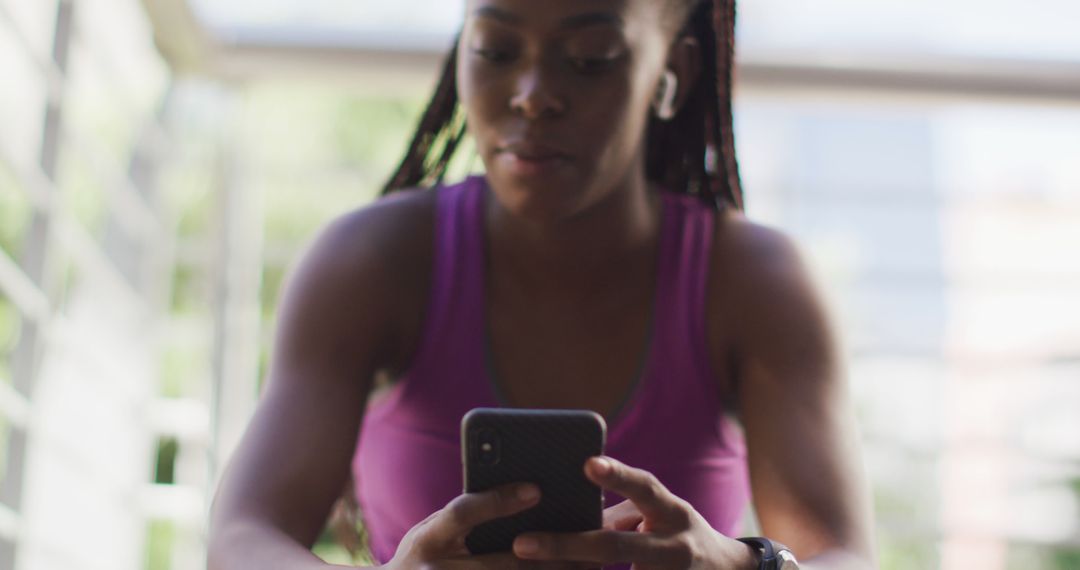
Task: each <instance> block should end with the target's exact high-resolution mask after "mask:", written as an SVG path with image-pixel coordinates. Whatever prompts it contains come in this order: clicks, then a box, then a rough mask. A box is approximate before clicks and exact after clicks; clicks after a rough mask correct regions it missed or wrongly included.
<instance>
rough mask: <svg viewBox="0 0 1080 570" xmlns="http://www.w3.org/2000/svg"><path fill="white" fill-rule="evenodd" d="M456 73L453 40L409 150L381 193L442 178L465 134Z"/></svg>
mask: <svg viewBox="0 0 1080 570" xmlns="http://www.w3.org/2000/svg"><path fill="white" fill-rule="evenodd" d="M456 75H457V41H455V42H454V47H453V48H451V50H450V54H449V55H448V56H447V58H446V63H445V64H444V65H443V72H442V76H441V77H440V78H439V83H438V86H437V87H436V88H435V94H434V95H433V96H432V97H431V102H429V103H428V107H427V109H426V110H425V111H424V115H423V117H421V118H420V124H419V125H418V126H417V127H416V134H414V135H413V139H412V142H411V143H409V150H408V152H406V153H405V158H403V159H402V161H401V165H400V166H398V169H397V172H396V173H395V174H394V176H393V177H392V178H391V179H390V180H389V181H388V182H387V183H386V187H385V188H384V189H383V194H388V193H390V192H392V191H394V190H398V189H401V188H410V187H416V186H432V185H435V184H438V183H440V182H442V179H443V176H445V175H446V167H447V166H448V165H449V164H450V159H452V158H453V157H454V151H455V150H457V147H458V144H459V143H460V142H461V139H462V138H464V137H465V113H464V111H462V109H461V106H460V105H458V97H457V78H456Z"/></svg>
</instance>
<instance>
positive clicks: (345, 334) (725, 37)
mask: <svg viewBox="0 0 1080 570" xmlns="http://www.w3.org/2000/svg"><path fill="white" fill-rule="evenodd" d="M466 10H467V14H466V22H465V26H464V29H463V31H462V34H461V36H460V39H459V42H458V44H457V46H456V48H455V50H454V51H453V53H452V54H451V56H450V58H449V60H448V63H447V67H446V69H445V71H444V75H443V77H442V81H441V82H440V84H439V87H438V90H437V92H436V93H435V96H434V98H433V100H432V102H431V105H430V106H429V108H428V110H427V112H426V113H425V115H424V117H423V119H422V122H421V124H420V127H419V131H418V133H417V135H416V138H415V140H414V142H413V144H412V147H411V148H410V150H409V152H408V154H407V156H406V158H405V161H404V162H403V164H402V166H401V168H400V170H399V172H398V173H397V174H396V176H395V177H394V178H393V180H392V181H391V183H390V185H389V188H388V191H389V194H390V196H388V197H387V198H385V199H383V200H380V201H379V202H378V203H376V204H375V205H374V206H371V207H369V208H366V209H363V210H360V211H358V212H355V213H352V214H349V215H347V216H345V217H343V218H342V219H340V220H338V221H336V222H335V223H333V224H332V225H331V226H330V227H329V228H328V229H327V230H326V231H325V232H324V233H323V235H322V236H321V238H320V239H319V240H318V241H317V243H316V245H315V246H314V247H313V249H312V250H311V251H310V252H309V253H308V255H307V256H306V258H305V260H304V262H303V263H302V264H301V266H300V268H299V269H298V270H297V272H296V274H295V275H294V277H293V279H292V281H291V284H290V286H289V288H288V290H287V293H286V295H285V298H284V303H283V305H282V309H281V320H280V323H281V324H280V333H279V337H278V339H277V345H276V350H275V353H274V359H273V363H272V367H271V372H270V378H269V381H268V385H267V388H266V391H265V393H264V394H263V398H262V401H261V403H260V405H259V408H258V411H257V413H256V415H255V418H254V420H253V421H252V424H251V427H250V429H249V431H248V433H247V434H246V436H245V438H244V440H243V442H242V443H241V445H240V448H239V450H238V451H237V453H236V455H235V457H234V459H233V462H232V465H231V467H230V468H229V470H228V471H227V473H226V475H225V477H224V481H223V483H222V486H221V489H220V491H219V493H218V497H217V499H216V504H215V508H214V517H213V522H212V529H211V536H210V567H211V568H213V569H215V570H225V569H229V570H232V569H240V568H257V569H259V570H274V569H290V570H300V569H304V568H322V567H325V565H324V564H323V563H321V562H320V561H318V560H317V559H316V558H315V557H314V556H313V555H312V554H311V553H310V552H309V547H310V546H311V544H312V543H313V541H314V540H315V538H316V537H317V535H318V534H319V532H320V530H321V529H322V528H323V526H324V524H325V522H326V517H327V513H328V511H329V509H330V507H331V505H332V504H333V502H334V500H335V498H337V496H338V495H339V494H340V493H341V490H342V489H343V488H345V486H346V483H347V481H348V480H349V478H350V475H352V476H354V477H355V479H354V482H355V484H356V490H357V497H358V499H359V502H360V504H361V505H362V509H363V513H364V517H365V522H366V524H367V528H368V529H369V532H370V534H371V541H372V548H373V551H374V553H375V555H376V557H377V558H378V559H379V560H380V562H381V563H382V564H383V567H384V568H391V569H403V568H563V567H571V568H577V567H598V566H602V565H630V564H633V565H634V567H635V568H640V569H646V568H709V569H752V568H759V567H761V568H781V567H783V568H785V569H788V568H796V567H802V568H831V569H838V568H869V567H873V565H874V562H873V545H872V539H871V536H870V533H871V531H870V528H871V523H870V517H869V508H868V500H867V494H866V492H865V488H864V481H863V478H862V474H861V469H860V467H859V457H858V455H857V445H856V437H855V435H854V432H853V426H852V421H851V413H850V410H849V404H848V401H847V396H846V392H845V388H844V383H843V381H842V378H841V365H840V360H839V358H838V355H837V350H836V346H835V342H834V339H833V333H832V331H831V330H830V328H829V325H828V323H827V321H826V317H825V316H824V315H823V312H822V309H821V306H820V303H819V301H818V300H817V298H816V296H815V294H814V293H813V291H812V289H811V287H810V286H809V284H808V282H807V278H806V274H805V271H804V269H803V268H802V267H801V265H800V263H799V261H798V259H797V256H796V254H795V252H794V248H793V247H792V245H791V244H790V243H789V242H788V241H787V240H786V239H785V238H784V237H783V236H781V235H779V234H778V233H777V232H775V231H773V230H770V229H766V228H763V227H760V226H757V225H754V224H753V223H750V222H748V221H747V220H746V219H745V218H744V217H743V216H742V214H741V213H740V210H741V207H742V194H741V190H740V186H739V177H738V172H737V167H736V161H735V152H734V140H733V134H732V117H731V71H732V59H733V58H732V54H733V45H734V38H733V36H734V21H735V12H734V6H733V0H715V1H714V0H704V1H696V0H589V1H587V2H583V1H579V0H545V1H543V2H538V1H536V0H469V1H468V2H467V7H466ZM466 131H467V133H468V134H469V135H470V136H471V137H472V138H473V139H474V140H475V142H476V147H477V149H478V152H479V155H480V157H481V158H482V159H483V162H484V166H485V167H486V175H485V176H483V177H473V178H469V179H468V180H466V181H465V182H463V183H460V184H456V185H450V186H442V185H439V184H438V183H439V182H440V180H441V177H442V174H443V172H444V170H445V168H446V164H447V162H448V161H449V159H450V157H451V156H452V155H453V152H454V149H455V148H456V146H457V144H458V142H459V141H460V140H461V139H462V137H463V136H465V133H466ZM432 185H435V186H436V187H435V188H434V189H430V190H407V188H411V187H428V186H432ZM495 405H508V406H520V407H542V408H585V409H591V410H596V411H598V412H600V413H601V414H603V415H604V416H605V417H606V418H607V420H608V425H609V444H608V449H609V455H610V456H611V457H605V458H594V459H592V460H590V462H589V463H588V464H587V465H586V466H584V468H585V471H586V474H587V476H588V477H589V478H591V479H592V480H593V481H594V482H595V483H596V484H597V485H599V486H601V487H602V488H603V489H605V490H606V491H607V492H608V493H609V494H610V496H609V503H608V504H611V505H615V506H612V507H610V508H609V509H608V510H607V511H606V513H605V528H604V529H603V530H600V531H596V532H590V533H584V534H577V535H561V536H558V535H545V534H537V535H529V536H521V537H519V538H518V540H517V541H516V542H515V544H514V551H513V552H512V553H507V554H502V555H496V556H488V557H470V556H469V554H468V552H467V551H466V550H465V548H464V546H463V538H464V536H465V535H466V534H467V533H468V532H469V530H470V529H471V528H472V527H474V526H475V525H477V524H479V523H481V522H484V521H487V520H490V519H493V518H498V517H500V516H505V515H508V514H511V513H514V512H517V511H520V510H523V509H527V508H529V507H530V506H532V505H533V504H535V503H536V501H538V500H539V498H538V497H537V490H536V488H535V487H532V486H529V485H520V486H513V487H508V488H504V489H500V490H498V491H494V492H490V493H480V494H475V495H462V494H461V492H460V490H461V471H460V451H459V448H458V445H459V444H458V441H459V440H458V438H459V431H458V429H459V421H460V419H461V416H462V415H463V414H464V413H465V412H466V411H468V410H469V409H471V408H473V407H478V406H495ZM736 417H737V418H738V420H739V423H740V425H741V429H739V428H737V427H736V424H735V423H734V419H733V418H736ZM350 468H351V469H350ZM751 488H752V497H753V506H754V508H755V510H756V513H757V516H758V519H759V520H760V523H761V527H762V530H763V533H764V534H765V536H767V537H768V538H769V539H772V540H775V541H777V542H776V543H773V542H771V541H770V540H766V539H756V540H746V541H740V540H737V539H736V536H737V533H738V532H739V521H740V518H741V517H742V515H743V512H744V510H745V508H746V507H747V503H748V500H749V498H750V496H751V493H750V489H751ZM616 497H625V498H626V499H627V501H625V502H621V503H619V504H616V500H613V499H615V498H616ZM619 500H621V499H619ZM779 543H782V544H786V545H787V547H783V546H781V545H780V544H779ZM774 550H777V551H779V550H783V553H782V554H781V555H776V554H775V553H774V552H773V551H774ZM792 553H794V555H796V556H797V557H798V559H799V562H795V561H794V559H793V556H792Z"/></svg>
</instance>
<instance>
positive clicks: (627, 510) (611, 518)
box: [603, 501, 645, 531]
mask: <svg viewBox="0 0 1080 570" xmlns="http://www.w3.org/2000/svg"><path fill="white" fill-rule="evenodd" d="M644 521H645V515H643V514H641V509H639V508H638V507H637V505H635V504H634V502H633V501H623V502H621V503H619V504H617V505H615V506H613V507H608V508H606V509H604V523H603V528H604V529H606V530H619V531H632V530H636V529H637V528H638V526H639V525H640V524H641V523H642V522H644Z"/></svg>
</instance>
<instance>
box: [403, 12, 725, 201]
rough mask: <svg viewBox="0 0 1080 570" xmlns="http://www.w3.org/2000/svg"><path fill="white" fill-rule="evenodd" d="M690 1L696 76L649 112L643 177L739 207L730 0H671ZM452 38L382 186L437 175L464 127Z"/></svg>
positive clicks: (432, 179) (687, 31)
mask: <svg viewBox="0 0 1080 570" xmlns="http://www.w3.org/2000/svg"><path fill="white" fill-rule="evenodd" d="M670 1H671V2H683V3H684V4H689V6H682V7H681V9H682V10H685V11H686V12H687V13H688V16H689V17H688V19H687V23H686V27H685V28H684V30H683V32H682V33H683V35H686V36H690V37H693V38H694V39H695V40H696V41H697V42H698V44H699V45H700V47H701V53H702V70H701V77H700V79H699V80H698V82H697V84H696V85H695V86H694V89H693V91H692V92H691V93H690V94H689V95H688V97H687V101H686V104H685V105H683V107H682V108H681V109H680V110H679V113H678V114H677V115H676V116H675V118H674V119H672V120H671V121H668V122H663V121H660V120H658V119H657V118H655V117H652V118H650V120H649V125H648V134H647V137H646V142H645V145H646V159H645V172H646V176H647V177H648V178H649V180H652V181H654V182H656V183H658V184H660V185H662V186H663V187H665V188H667V189H669V190H672V191H675V192H682V193H688V194H694V195H697V196H700V197H701V198H702V199H703V200H706V201H707V202H709V203H711V204H715V205H716V207H717V208H722V207H725V206H731V207H734V208H737V209H740V210H741V209H742V208H743V195H742V185H741V183H740V179H739V165H738V161H737V160H736V158H735V131H734V118H733V112H732V78H733V74H734V61H735V0H670ZM456 45H457V42H455V47H454V48H453V49H452V50H451V51H450V54H449V56H448V57H447V60H446V63H445V64H444V66H443V73H442V77H441V78H440V79H439V84H438V87H436V89H435V95H434V96H433V97H432V99H431V102H430V103H429V104H428V107H427V110H425V111H424V115H423V117H422V118H421V119H420V125H419V126H418V127H417V130H416V135H415V136H414V137H413V140H412V143H411V144H410V145H409V150H408V152H407V153H406V154H405V158H404V159H403V160H402V162H401V165H400V166H399V167H398V169H397V171H396V172H395V174H394V176H393V177H392V178H391V179H390V181H389V182H387V184H386V187H385V188H384V189H383V193H384V194H388V193H390V192H393V191H395V190H398V189H402V188H410V187H417V186H431V185H434V184H438V183H439V182H441V181H442V179H443V176H445V174H446V168H447V165H448V164H449V162H450V160H451V158H453V154H454V151H455V150H457V147H458V144H459V143H460V142H461V139H462V138H463V137H464V135H465V117H464V112H463V111H462V110H461V107H460V105H458V100H457V47H456Z"/></svg>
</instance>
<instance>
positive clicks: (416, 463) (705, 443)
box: [352, 177, 749, 562]
mask: <svg viewBox="0 0 1080 570" xmlns="http://www.w3.org/2000/svg"><path fill="white" fill-rule="evenodd" d="M437 192H438V200H437V201H438V206H437V213H436V222H435V225H436V228H435V244H434V255H433V257H434V268H433V272H432V284H431V294H430V301H429V305H428V314H427V317H426V319H427V320H426V323H425V325H424V329H423V333H422V338H421V340H420V344H419V347H418V350H417V353H416V356H415V358H414V361H413V363H412V365H411V366H410V368H409V370H408V371H407V372H406V373H405V374H404V375H403V376H402V378H401V379H400V380H399V382H398V384H396V385H395V386H394V388H393V389H392V390H391V392H390V393H389V394H388V395H387V396H386V397H385V398H384V399H382V400H380V401H379V403H378V404H376V405H374V406H372V407H371V408H370V409H369V410H368V411H367V414H366V415H365V417H364V421H363V425H362V427H361V431H360V440H359V443H358V446H357V451H356V455H355V456H354V458H353V462H352V469H353V476H354V477H355V482H356V493H357V500H358V502H359V504H360V508H361V512H362V513H363V516H364V521H365V524H366V527H367V530H368V533H369V538H370V544H371V548H372V552H373V554H374V555H375V557H376V558H377V559H378V560H379V561H380V562H385V561H387V560H389V559H390V558H392V557H393V555H394V552H395V551H396V550H397V545H398V542H400V541H401V539H402V537H404V535H405V533H406V532H408V531H409V529H411V528H412V527H413V526H414V525H416V523H418V522H420V521H421V520H423V519H424V518H426V517H427V516H428V515H430V514H431V513H433V512H435V511H436V510H438V509H440V508H442V507H443V506H444V505H446V503H448V502H450V500H451V499H453V498H454V497H456V496H458V495H460V494H461V492H462V469H461V448H460V422H461V417H462V416H463V415H465V413H466V412H468V411H469V410H471V409H473V408H476V407H498V406H500V405H501V403H500V401H499V398H498V396H497V395H496V392H495V390H494V388H493V386H494V383H493V382H492V379H491V377H490V374H489V368H488V359H487V352H486V351H487V348H486V343H485V331H486V325H485V317H484V311H485V296H484V265H485V263H484V255H485V254H484V252H485V246H484V227H483V212H484V208H483V205H484V199H485V195H486V188H485V180H484V178H482V177H473V178H469V179H467V180H466V181H465V182H463V183H461V184H458V185H454V186H446V187H442V188H439V189H438V190H437ZM662 204H663V222H662V226H661V237H660V240H661V241H660V250H659V256H660V258H659V262H658V274H657V276H656V277H657V279H658V281H657V283H656V292H655V295H656V298H655V300H654V301H655V302H654V307H655V309H654V315H653V320H652V326H653V330H652V331H651V342H650V346H649V348H648V349H647V354H646V355H645V360H644V364H643V368H642V371H641V374H640V378H639V380H638V383H637V385H636V387H635V388H634V389H633V392H632V393H631V394H630V397H629V400H628V401H626V402H625V404H624V405H623V406H622V409H621V410H620V411H619V412H618V414H617V416H616V417H614V418H606V419H607V421H608V442H607V454H608V455H610V456H612V457H614V458H616V459H618V460H620V461H623V462H625V463H627V464H629V465H632V466H634V467H639V468H642V469H645V470H648V471H650V472H652V473H653V474H654V475H656V476H657V477H658V478H659V479H660V481H661V482H663V483H664V485H666V486H667V487H668V488H669V489H671V491H672V492H674V493H675V494H676V495H678V496H679V497H682V498H683V499H685V500H687V501H689V502H690V504H692V505H693V506H694V508H696V509H697V510H698V512H700V513H701V514H702V515H703V516H704V517H705V519H706V520H708V521H709V523H710V524H711V525H712V526H713V528H715V529H717V530H719V531H720V532H723V533H724V534H726V535H728V536H735V532H736V530H737V527H738V524H739V522H740V519H741V517H742V513H743V510H744V508H745V507H746V504H747V501H748V498H749V485H748V477H747V469H746V453H745V445H744V443H743V439H742V435H741V433H740V432H739V430H738V428H737V427H736V426H735V425H734V423H733V422H732V420H731V419H730V418H728V417H727V416H726V415H725V410H724V406H723V404H722V402H721V400H720V391H719V388H718V386H719V384H718V382H717V380H716V379H715V377H714V375H713V373H712V371H711V366H710V361H709V358H708V348H707V345H706V340H705V319H704V316H705V295H706V277H707V276H708V273H709V250H710V247H711V245H712V238H713V233H714V232H713V212H712V210H711V209H710V208H709V207H708V206H706V205H705V204H703V203H701V202H700V201H699V200H697V199H696V198H693V197H689V196H679V195H675V194H669V193H664V194H662ZM606 499H607V504H608V505H613V504H615V503H616V502H619V501H621V500H622V498H621V497H616V496H608V497H607V498H606Z"/></svg>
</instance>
